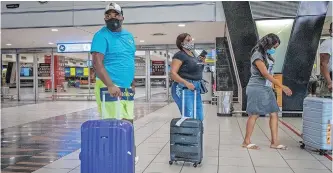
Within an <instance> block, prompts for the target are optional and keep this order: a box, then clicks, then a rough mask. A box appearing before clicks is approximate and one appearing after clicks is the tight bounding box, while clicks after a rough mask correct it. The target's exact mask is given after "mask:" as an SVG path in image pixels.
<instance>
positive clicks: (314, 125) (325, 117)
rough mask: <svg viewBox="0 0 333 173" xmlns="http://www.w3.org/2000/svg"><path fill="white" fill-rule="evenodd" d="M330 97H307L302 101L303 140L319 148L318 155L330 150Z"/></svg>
mask: <svg viewBox="0 0 333 173" xmlns="http://www.w3.org/2000/svg"><path fill="white" fill-rule="evenodd" d="M332 137H333V136H332V99H330V98H319V97H307V98H305V99H304V102H303V142H301V148H302V149H304V148H305V146H309V147H311V148H315V149H317V150H319V154H320V155H324V154H325V152H326V151H329V150H332Z"/></svg>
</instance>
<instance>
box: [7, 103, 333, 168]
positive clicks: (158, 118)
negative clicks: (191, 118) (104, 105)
mask: <svg viewBox="0 0 333 173" xmlns="http://www.w3.org/2000/svg"><path fill="white" fill-rule="evenodd" d="M57 104H60V103H57ZM140 104H142V105H144V106H146V107H144V106H140ZM150 104H151V105H150V106H149V104H147V103H141V102H139V101H137V107H138V109H137V112H136V114H145V116H141V117H140V118H139V119H137V120H136V121H135V136H136V145H137V153H138V155H139V156H140V161H139V163H138V164H137V165H136V172H137V173H176V172H177V173H281V172H283V173H329V172H332V171H330V170H332V162H331V161H330V160H328V159H327V158H326V157H325V156H320V155H318V153H315V152H312V151H310V150H302V149H300V147H299V144H298V142H299V141H300V140H301V138H300V137H299V136H297V135H296V134H295V133H294V132H292V131H291V130H289V129H288V128H287V127H285V126H284V125H282V124H281V123H280V131H279V137H280V139H281V143H283V144H285V145H288V147H289V149H288V150H287V151H281V150H274V149H270V148H269V143H270V142H269V137H270V131H269V125H268V120H269V119H268V118H260V119H259V120H258V123H257V125H256V128H255V131H254V134H253V138H252V142H254V143H256V144H258V145H259V146H260V147H261V149H260V150H247V149H244V148H241V147H240V144H241V143H242V140H243V137H244V134H245V125H246V120H247V118H245V117H217V116H216V112H215V110H216V107H215V106H211V105H205V115H206V116H205V121H204V124H205V128H204V160H203V163H202V165H200V166H198V167H197V168H194V167H193V166H192V165H190V164H188V163H185V164H184V163H178V164H174V165H172V166H170V165H169V164H168V161H169V148H170V147H169V123H170V120H171V119H172V118H173V117H178V115H179V111H178V110H177V107H176V105H175V104H174V103H172V104H170V105H167V106H165V107H163V106H164V105H163V104H162V105H155V106H156V107H155V108H152V107H154V104H158V103H153V102H152V103H150ZM164 104H165V103H164ZM149 107H150V108H151V110H150V111H147V109H148V108H149ZM94 111H95V110H94V108H92V109H89V110H86V111H82V112H78V113H73V114H68V115H67V116H60V117H57V118H54V117H53V118H51V117H52V116H50V118H49V119H48V120H43V121H37V122H38V123H36V122H35V123H29V126H24V125H23V126H19V128H20V133H21V134H25V135H26V133H27V129H30V130H31V134H30V135H31V136H33V137H29V138H27V139H26V138H24V137H17V138H15V140H17V141H21V142H20V145H18V144H14V143H15V141H14V142H13V141H11V142H9V143H10V144H11V147H9V146H8V143H6V142H2V163H5V162H7V163H11V162H15V163H16V164H14V165H13V166H11V167H9V168H8V167H7V168H6V169H4V170H2V172H5V171H6V172H10V171H12V172H18V171H20V170H26V172H32V171H34V170H36V171H35V173H53V172H54V173H79V172H80V160H79V158H78V155H79V152H80V150H79V137H80V136H79V133H80V132H79V126H80V124H81V123H82V122H83V121H84V120H86V119H90V118H92V119H94V118H96V115H95V114H96V113H95V112H94ZM142 111H143V112H144V111H146V112H144V113H142ZM21 116H22V115H21ZM8 119H9V118H8ZM282 120H283V121H285V122H287V123H288V124H292V125H293V126H294V127H295V129H296V130H297V129H298V130H299V129H301V119H297V118H288V119H282ZM37 129H38V130H37ZM13 130H14V129H6V130H4V134H7V137H8V138H4V139H2V141H10V140H13V139H14V138H13V135H16V136H18V135H19V134H16V133H13ZM16 130H17V129H16ZM28 135H29V134H28ZM5 136H6V135H5ZM31 143H33V144H31ZM43 143H44V144H45V143H48V145H44V144H43ZM31 145H34V146H37V147H38V148H32V147H30V146H31ZM17 148H20V150H21V151H19V150H17ZM6 153H7V154H6ZM69 153H70V154H69ZM17 155H20V156H21V157H22V158H23V159H22V160H24V161H16V160H15V161H14V160H13V159H12V160H11V158H13V157H15V158H17V157H16V156H17ZM22 155H26V156H22ZM62 156H64V157H62ZM28 157H30V158H29V159H27V158H28ZM59 158H60V159H59ZM36 167H37V168H40V167H42V168H40V169H36Z"/></svg>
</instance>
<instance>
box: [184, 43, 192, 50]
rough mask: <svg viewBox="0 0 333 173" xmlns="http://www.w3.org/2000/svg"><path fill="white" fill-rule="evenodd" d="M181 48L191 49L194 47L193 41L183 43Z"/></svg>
mask: <svg viewBox="0 0 333 173" xmlns="http://www.w3.org/2000/svg"><path fill="white" fill-rule="evenodd" d="M183 48H184V49H187V50H189V51H191V50H193V49H194V43H193V42H188V43H184V44H183Z"/></svg>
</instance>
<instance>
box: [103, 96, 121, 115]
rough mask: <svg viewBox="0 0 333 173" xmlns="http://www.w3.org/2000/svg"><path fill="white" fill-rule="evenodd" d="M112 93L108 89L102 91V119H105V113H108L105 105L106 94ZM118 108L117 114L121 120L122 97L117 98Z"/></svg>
mask: <svg viewBox="0 0 333 173" xmlns="http://www.w3.org/2000/svg"><path fill="white" fill-rule="evenodd" d="M107 94H110V93H109V92H108V91H102V119H104V117H105V115H106V113H107V112H106V106H105V102H106V95H107ZM116 102H117V110H116V112H117V113H116V114H117V119H118V120H120V97H118V98H117V101H116Z"/></svg>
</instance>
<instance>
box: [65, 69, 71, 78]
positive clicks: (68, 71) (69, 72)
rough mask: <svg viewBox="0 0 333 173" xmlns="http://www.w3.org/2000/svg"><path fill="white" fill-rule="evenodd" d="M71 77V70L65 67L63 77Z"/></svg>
mask: <svg viewBox="0 0 333 173" xmlns="http://www.w3.org/2000/svg"><path fill="white" fill-rule="evenodd" d="M70 76H71V70H70V68H69V67H65V77H70Z"/></svg>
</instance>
